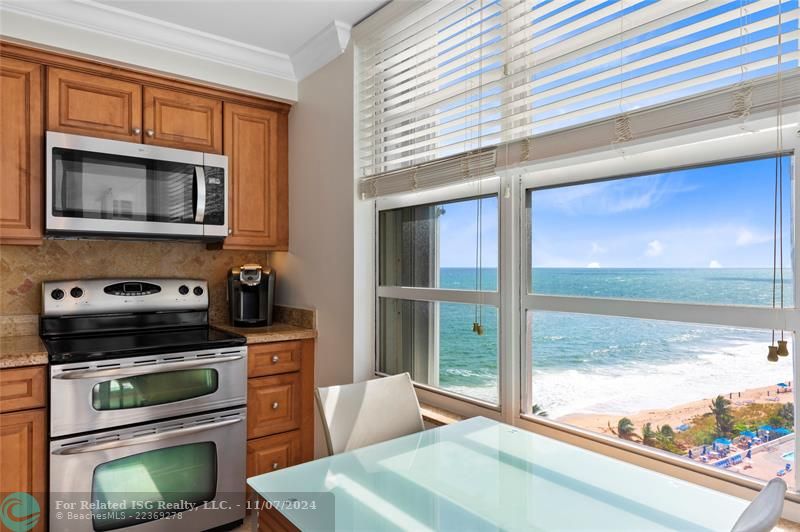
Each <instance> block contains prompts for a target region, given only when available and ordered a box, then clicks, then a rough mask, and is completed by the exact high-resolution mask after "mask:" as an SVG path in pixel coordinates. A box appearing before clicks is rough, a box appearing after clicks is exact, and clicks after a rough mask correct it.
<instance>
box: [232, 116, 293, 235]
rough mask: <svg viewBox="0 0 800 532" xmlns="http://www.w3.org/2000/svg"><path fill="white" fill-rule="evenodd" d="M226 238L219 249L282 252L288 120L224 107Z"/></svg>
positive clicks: (286, 204)
mask: <svg viewBox="0 0 800 532" xmlns="http://www.w3.org/2000/svg"><path fill="white" fill-rule="evenodd" d="M224 129H225V142H224V150H223V153H225V155H227V156H228V174H229V182H230V188H229V198H228V201H229V205H230V209H229V212H230V214H229V216H228V223H229V228H230V235H229V236H228V238H226V239H225V242H224V244H223V247H225V248H231V249H269V250H288V248H289V192H288V188H289V182H288V174H287V168H288V166H287V160H288V144H287V141H288V138H287V137H288V116H287V114H286V113H280V112H276V111H270V110H266V109H258V108H255V107H248V106H244V105H238V104H229V103H227V102H226V103H225V105H224Z"/></svg>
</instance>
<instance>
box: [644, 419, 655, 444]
mask: <svg viewBox="0 0 800 532" xmlns="http://www.w3.org/2000/svg"><path fill="white" fill-rule="evenodd" d="M642 443H643V444H645V445H649V446H650V447H655V444H656V432H655V431H654V430H653V424H652V423H645V424H644V425H643V426H642Z"/></svg>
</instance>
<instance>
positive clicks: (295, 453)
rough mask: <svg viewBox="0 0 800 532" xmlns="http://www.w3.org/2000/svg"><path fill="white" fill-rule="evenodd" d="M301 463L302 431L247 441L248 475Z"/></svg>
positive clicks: (260, 473) (252, 475)
mask: <svg viewBox="0 0 800 532" xmlns="http://www.w3.org/2000/svg"><path fill="white" fill-rule="evenodd" d="M299 463H300V431H299V430H293V431H291V432H284V433H283V434H275V435H273V436H266V437H264V438H258V439H256V440H250V441H248V442H247V476H248V477H254V476H256V475H262V474H264V473H269V472H270V471H277V470H278V469H285V468H287V467H290V466H293V465H296V464H299Z"/></svg>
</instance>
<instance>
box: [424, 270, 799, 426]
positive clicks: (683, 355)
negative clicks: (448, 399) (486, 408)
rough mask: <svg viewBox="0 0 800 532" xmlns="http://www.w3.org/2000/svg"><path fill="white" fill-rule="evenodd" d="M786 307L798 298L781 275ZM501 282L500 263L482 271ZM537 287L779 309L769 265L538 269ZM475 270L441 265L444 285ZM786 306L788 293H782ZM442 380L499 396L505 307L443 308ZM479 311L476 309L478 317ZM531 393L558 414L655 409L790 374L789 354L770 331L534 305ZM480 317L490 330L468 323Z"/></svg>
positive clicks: (465, 285) (471, 280)
mask: <svg viewBox="0 0 800 532" xmlns="http://www.w3.org/2000/svg"><path fill="white" fill-rule="evenodd" d="M784 276H785V283H784V305H785V306H787V307H789V306H792V304H793V298H792V293H793V292H792V290H793V286H792V279H791V272H784ZM480 277H481V280H480V284H481V286H482V287H483V288H484V289H487V290H493V289H495V287H496V285H497V271H496V270H495V269H486V268H485V269H483V270H482V272H481V276H480ZM532 284H533V289H534V292H535V293H538V294H548V295H569V296H591V297H609V298H625V299H641V300H660V301H674V302H689V303H706V304H736V305H755V306H767V307H768V306H771V304H772V270H771V269H769V268H762V269H723V268H719V269H599V268H598V269H591V268H581V269H569V268H535V269H534V270H533V272H532ZM476 285H477V280H476V275H475V270H474V269H470V268H442V269H441V271H440V286H441V287H443V288H458V289H462V290H468V289H475V287H476ZM777 298H778V305H779V304H780V296H779V294H778V296H777ZM439 312H440V337H439V349H440V374H439V379H440V382H439V383H440V386H442V387H444V388H448V389H451V390H454V391H457V392H459V393H464V394H467V395H471V396H474V397H478V398H481V399H484V400H488V401H497V375H498V359H497V352H498V351H497V310H496V309H495V308H493V307H489V306H485V305H484V306H482V307H480V309H478V310H476V307H475V306H473V305H463V304H446V303H443V304H441V305H440V311H439ZM476 313H477V314H478V316H477V319H476ZM529 318H530V320H531V324H532V327H531V329H532V341H533V342H532V346H533V348H532V368H533V370H532V372H533V374H532V379H533V384H532V388H533V400H534V401H533V402H536V403H539V404H540V405H541V406H542V407H543V408H545V409H547V410H548V412H550V413H551V415H565V414H570V413H576V412H595V413H604V412H619V411H622V412H627V411H639V410H642V409H644V408H659V407H666V406H670V405H673V404H681V403H685V402H689V401H692V400H696V399H700V398H703V397H708V396H711V395H715V394H717V393H731V392H736V391H740V390H744V389H747V388H754V387H759V386H765V385H770V384H774V383H775V382H778V381H780V380H791V376H792V367H791V362H790V360H789V359H786V360H783V359H782V360H781V362H780V363H778V364H768V363H767V362H766V360H765V355H766V346H767V345H768V344H769V343H770V341H771V337H770V334H771V333H770V331H763V330H755V329H740V328H731V327H716V326H706V325H693V324H684V323H674V322H663V321H656V320H640V319H631V318H615V317H606V316H591V315H581V314H564V313H557V312H535V313H533V314H532V315H531V316H529ZM476 320H477V321H480V322H481V323H482V324H483V325H484V329H485V334H484V335H483V336H478V335H476V334H474V333H473V332H472V323H473V322H474V321H476Z"/></svg>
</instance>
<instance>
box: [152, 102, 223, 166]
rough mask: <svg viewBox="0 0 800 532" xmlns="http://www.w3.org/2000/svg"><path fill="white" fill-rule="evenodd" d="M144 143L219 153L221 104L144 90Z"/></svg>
mask: <svg viewBox="0 0 800 532" xmlns="http://www.w3.org/2000/svg"><path fill="white" fill-rule="evenodd" d="M144 141H145V143H146V144H157V145H159V146H168V147H170V148H183V149H187V150H195V151H202V152H206V153H221V152H222V102H221V101H220V100H214V99H213V98H206V97H203V96H195V95H193V94H186V93H183V92H178V91H171V90H167V89H156V88H152V87H145V88H144Z"/></svg>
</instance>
